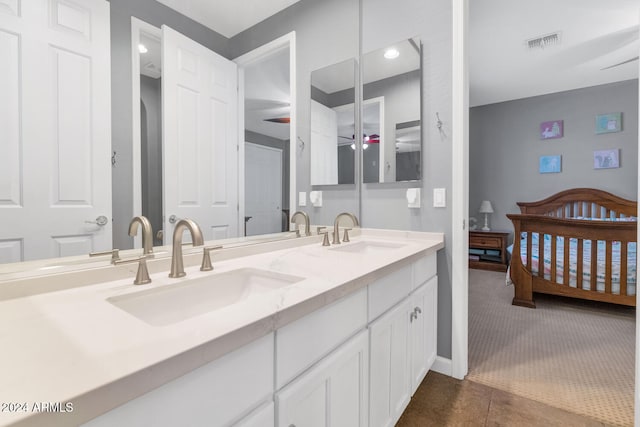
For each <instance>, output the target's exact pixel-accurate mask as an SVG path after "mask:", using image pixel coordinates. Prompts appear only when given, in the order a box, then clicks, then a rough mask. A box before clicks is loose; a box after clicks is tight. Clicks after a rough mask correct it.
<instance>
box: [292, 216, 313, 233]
mask: <svg viewBox="0 0 640 427" xmlns="http://www.w3.org/2000/svg"><path fill="white" fill-rule="evenodd" d="M298 217H302V219H303V220H304V234H305V236H311V226H310V225H309V215H307V213H306V212H303V211H297V212H295V213H294V214H293V215H291V222H292V223H294V224H295V225H296V230H295V231H296V235H297V236H298V237H300V230H299V229H298V227H299V224H298Z"/></svg>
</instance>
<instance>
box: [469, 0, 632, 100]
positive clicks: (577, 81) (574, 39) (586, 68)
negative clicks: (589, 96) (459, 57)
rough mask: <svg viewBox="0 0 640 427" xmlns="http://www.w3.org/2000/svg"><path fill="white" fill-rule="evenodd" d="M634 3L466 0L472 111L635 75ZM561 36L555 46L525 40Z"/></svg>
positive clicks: (616, 0)
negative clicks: (530, 46)
mask: <svg viewBox="0 0 640 427" xmlns="http://www.w3.org/2000/svg"><path fill="white" fill-rule="evenodd" d="M639 17H640V3H639V2H638V0H608V1H602V0H561V1H558V0H535V1H513V0H472V1H470V2H469V52H470V54H469V86H470V89H469V97H470V99H469V103H470V105H471V106H477V105H484V104H491V103H495V102H501V101H506V100H512V99H518V98H526V97H530V96H536V95H542V94H546V93H553V92H560V91H564V90H570V89H577V88H581V87H588V86H595V85H600V84H605V83H611V82H615V81H622V80H629V79H633V78H638V61H637V60H636V61H631V62H629V63H627V64H624V65H620V66H618V67H614V68H611V69H608V70H602V68H605V67H608V66H611V65H614V64H617V63H620V62H623V61H626V60H629V59H632V58H637V57H638V52H639V51H640V42H639V41H638V19H639ZM558 31H559V32H560V43H559V44H558V45H555V46H548V47H545V48H535V49H528V48H527V44H526V42H525V40H529V39H532V38H536V37H538V36H542V35H547V34H550V33H554V32H558Z"/></svg>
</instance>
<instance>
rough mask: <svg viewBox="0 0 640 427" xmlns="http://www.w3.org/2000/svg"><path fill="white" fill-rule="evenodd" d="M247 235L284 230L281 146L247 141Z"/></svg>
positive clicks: (245, 151)
mask: <svg viewBox="0 0 640 427" xmlns="http://www.w3.org/2000/svg"><path fill="white" fill-rule="evenodd" d="M244 157H245V168H244V174H245V179H244V183H245V193H244V194H245V215H246V216H247V217H251V219H250V220H249V221H248V222H247V233H246V235H247V236H255V235H257V234H268V233H279V232H281V231H282V150H279V149H277V148H271V147H266V146H264V145H259V144H252V143H250V142H247V143H245V149H244Z"/></svg>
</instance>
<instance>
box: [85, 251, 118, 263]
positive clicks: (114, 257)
mask: <svg viewBox="0 0 640 427" xmlns="http://www.w3.org/2000/svg"><path fill="white" fill-rule="evenodd" d="M104 255H111V264H114V265H115V263H116V261H118V260H119V259H120V249H111V250H108V251H100V252H90V253H89V256H90V257H91V258H93V257H97V256H104Z"/></svg>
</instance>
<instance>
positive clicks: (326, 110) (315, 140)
mask: <svg viewBox="0 0 640 427" xmlns="http://www.w3.org/2000/svg"><path fill="white" fill-rule="evenodd" d="M355 73H356V62H355V60H354V59H348V60H346V61H343V62H340V63H338V64H333V65H330V66H327V67H324V68H321V69H319V70H314V71H313V72H312V73H311V115H310V121H311V124H310V129H311V185H334V184H353V183H355V174H354V161H355V155H354V153H355V144H354V137H355V109H354V103H355Z"/></svg>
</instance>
